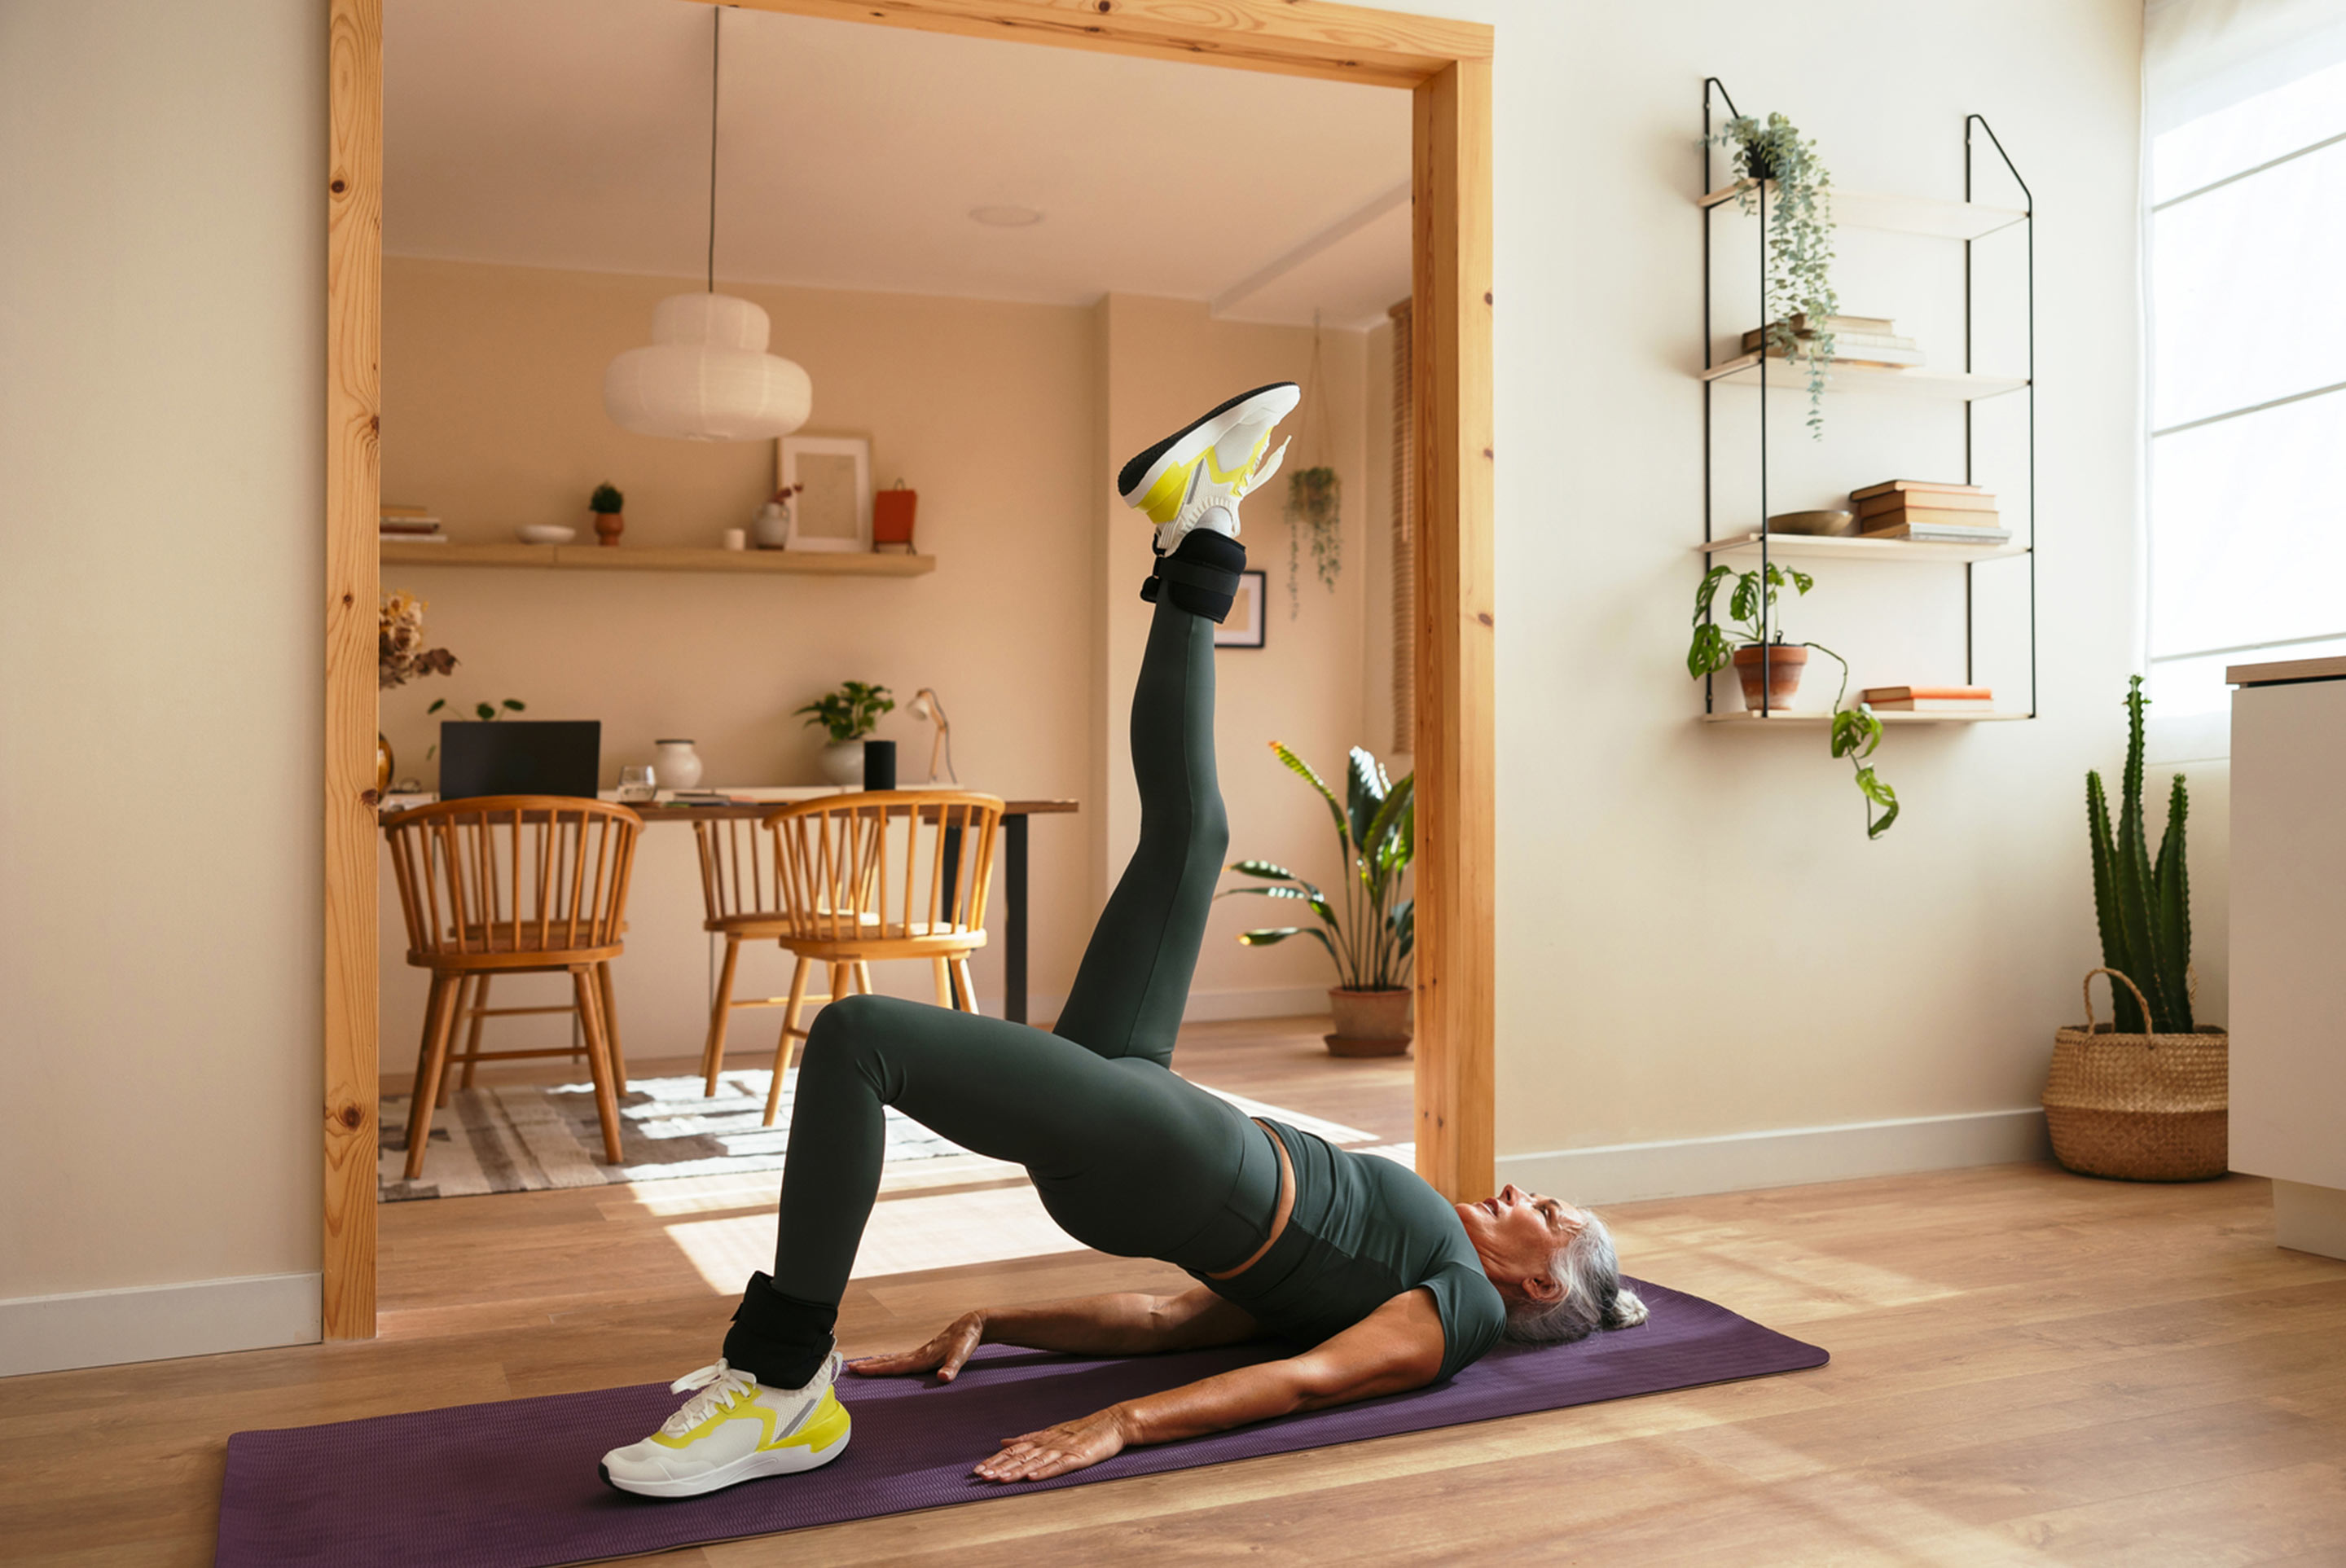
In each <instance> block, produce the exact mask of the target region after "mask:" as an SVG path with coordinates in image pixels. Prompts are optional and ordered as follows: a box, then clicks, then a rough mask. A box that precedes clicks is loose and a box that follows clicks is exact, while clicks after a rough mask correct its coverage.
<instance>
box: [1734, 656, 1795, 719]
mask: <svg viewBox="0 0 2346 1568" xmlns="http://www.w3.org/2000/svg"><path fill="white" fill-rule="evenodd" d="M1760 653H1761V649H1760V645H1759V644H1757V643H1753V644H1752V645H1750V646H1749V647H1739V648H1737V649H1736V650H1735V674H1736V677H1737V678H1738V679H1739V680H1741V681H1742V682H1743V706H1744V707H1746V708H1749V709H1750V710H1751V711H1752V712H1754V713H1757V712H1759V711H1760V678H1761V677H1760ZM1766 653H1767V656H1768V663H1767V671H1768V673H1767V677H1766V678H1767V682H1768V708H1769V710H1770V712H1776V711H1780V710H1784V709H1788V708H1790V707H1791V706H1792V694H1793V693H1794V692H1797V691H1799V690H1800V672H1801V671H1802V670H1804V669H1806V668H1807V667H1808V663H1809V650H1808V649H1806V648H1804V647H1787V646H1786V645H1784V644H1782V643H1771V644H1770V645H1769V647H1767V649H1766Z"/></svg>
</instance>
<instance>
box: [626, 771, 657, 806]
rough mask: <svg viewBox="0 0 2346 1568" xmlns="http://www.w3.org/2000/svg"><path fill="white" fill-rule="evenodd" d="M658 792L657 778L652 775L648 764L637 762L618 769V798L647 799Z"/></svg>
mask: <svg viewBox="0 0 2346 1568" xmlns="http://www.w3.org/2000/svg"><path fill="white" fill-rule="evenodd" d="M658 793H659V780H658V779H655V778H654V777H652V770H651V768H650V766H649V765H648V764H638V765H636V766H632V767H626V768H622V769H619V799H622V800H649V799H652V798H653V797H655V796H657V795H658Z"/></svg>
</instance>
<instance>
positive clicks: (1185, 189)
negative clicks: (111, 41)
mask: <svg viewBox="0 0 2346 1568" xmlns="http://www.w3.org/2000/svg"><path fill="white" fill-rule="evenodd" d="M712 15H722V17H723V24H722V25H723V30H724V51H723V66H722V73H721V78H720V80H721V86H722V89H723V91H722V97H721V113H720V118H719V127H718V129H719V172H718V211H717V261H716V267H717V276H718V278H719V280H728V279H729V280H736V281H746V282H761V283H789V284H800V285H805V286H811V287H817V288H839V289H870V290H889V291H901V292H909V293H923V294H952V295H965V296H974V297H979V298H984V299H995V300H1033V301H1039V302H1045V303H1055V304H1085V303H1088V302H1090V301H1092V300H1096V299H1097V298H1098V297H1099V296H1100V295H1101V294H1103V293H1106V292H1110V291H1115V292H1126V293H1139V294H1155V295H1163V296H1170V297H1174V298H1180V299H1193V300H1209V301H1211V302H1213V304H1214V306H1215V313H1216V314H1218V315H1221V316H1226V317H1228V318H1229V319H1232V320H1237V321H1280V322H1291V323H1296V324H1308V323H1309V322H1310V321H1311V320H1312V314H1313V312H1314V311H1321V313H1322V319H1323V320H1324V321H1326V322H1327V324H1329V325H1331V326H1346V327H1359V326H1365V325H1368V324H1370V323H1371V322H1372V321H1377V320H1380V319H1382V316H1383V314H1384V311H1385V308H1386V307H1387V306H1389V305H1391V304H1392V303H1393V302H1394V301H1395V300H1400V299H1402V298H1403V297H1405V296H1406V295H1407V294H1408V292H1409V202H1408V197H1407V192H1408V181H1409V169H1410V102H1409V96H1408V95H1407V94H1406V93H1403V92H1400V91H1396V90H1392V89H1386V88H1378V87H1359V86H1353V85H1349V84H1344V83H1337V82H1321V81H1313V80H1307V79H1304V78H1301V77H1290V76H1269V75H1264V74H1261V73H1258V72H1253V71H1238V70H1226V69H1215V68H1210V67H1205V66H1189V65H1181V64H1176V63H1171V62H1166V61H1158V60H1142V59H1129V58H1126V57H1124V56H1115V55H1106V54H1092V53H1089V52H1086V51H1080V50H1074V49H1061V48H1049V47H1042V46H1035V45H1032V44H1018V43H997V42H994V41H990V40H984V39H974V38H961V37H951V36H939V35H934V34H923V33H915V32H910V31H904V30H900V29H896V28H884V27H875V26H868V25H862V24H859V23H851V22H831V21H821V20H816V19H812V18H808V17H798V16H780V15H771V14H769V13H766V12H760V11H746V10H739V9H730V8H728V9H724V10H722V11H721V12H717V11H714V10H713V9H712V7H710V6H708V5H700V4H695V3H691V0H386V3H385V5H384V6H383V34H384V37H383V76H384V96H385V108H384V203H383V243H384V248H385V249H387V250H388V251H390V252H391V253H392V254H394V255H402V256H427V257H437V258H442V259H448V260H468V261H488V262H498V263H505V264H508V265H518V266H532V267H555V268H570V269H579V270H591V271H607V272H636V273H651V274H657V275H663V276H674V277H694V278H698V277H699V276H700V275H701V273H702V270H703V268H704V266H705V264H706V258H707V249H708V243H709V229H708V224H709V87H710V82H709V45H710V36H709V35H710V25H711V21H710V19H711V16H712ZM1005 206H1006V207H1020V208H1028V209H1035V210H1038V211H1040V212H1041V213H1042V214H1043V218H1042V220H1041V221H1040V222H1037V223H1035V224H1033V225H1031V226H1029V227H1025V228H996V227H989V226H987V225H984V224H981V223H978V222H976V221H974V220H973V219H971V218H970V216H969V214H970V212H971V210H972V209H975V208H980V207H1005Z"/></svg>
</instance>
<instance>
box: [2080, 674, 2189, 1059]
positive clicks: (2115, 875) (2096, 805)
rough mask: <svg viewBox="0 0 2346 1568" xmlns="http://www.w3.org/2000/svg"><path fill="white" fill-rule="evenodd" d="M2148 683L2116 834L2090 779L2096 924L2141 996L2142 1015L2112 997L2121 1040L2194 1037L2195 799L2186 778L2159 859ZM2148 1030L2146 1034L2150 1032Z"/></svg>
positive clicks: (2119, 994) (2130, 716) (2130, 723)
mask: <svg viewBox="0 0 2346 1568" xmlns="http://www.w3.org/2000/svg"><path fill="white" fill-rule="evenodd" d="M2149 702H2150V699H2149V698H2148V697H2145V696H2143V694H2142V677H2140V676H2136V677H2133V678H2132V679H2130V680H2129V681H2128V682H2127V698H2126V705H2127V759H2126V778H2125V780H2124V783H2123V785H2122V788H2123V789H2124V790H2125V793H2124V795H2123V797H2122V798H2121V799H2120V801H2119V805H2118V822H2117V830H2116V831H2115V832H2114V831H2112V830H2111V828H2110V803H2109V799H2108V798H2107V797H2106V796H2105V795H2104V794H2103V792H2102V776H2101V774H2100V772H2099V771H2098V770H2089V771H2088V772H2087V773H2086V831H2087V833H2088V834H2090V835H2091V836H2092V839H2093V850H2094V918H2095V920H2096V922H2098V923H2099V925H2100V926H2101V931H2102V964H2103V967H2105V968H2107V969H2115V970H2117V972H2119V973H2120V974H2123V975H2125V976H2126V977H2127V979H2128V980H2131V981H2133V982H2134V983H2136V984H2137V985H2138V986H2140V987H2141V988H2142V993H2143V996H2144V998H2145V999H2146V1000H2147V1001H2148V1002H2149V1003H2150V1017H2149V1019H2148V1020H2147V1021H2146V1020H2145V1019H2144V1017H2143V1015H2142V1007H2141V1005H2140V1004H2139V1003H2137V1002H2136V1001H2135V999H2134V997H2133V995H2132V994H2131V993H2128V992H2127V988H2126V987H2125V986H2123V985H2119V986H2113V987H2111V991H2112V993H2113V994H2114V996H2115V999H2116V1002H2117V1025H2116V1028H2117V1032H2118V1033H2121V1034H2143V1033H2151V1034H2188V1033H2191V1028H2192V1024H2191V882H2190V877H2189V874H2188V872H2187V871H2185V870H2184V866H2183V847H2184V846H2183V824H2184V820H2185V819H2186V818H2188V816H2189V815H2190V814H2191V799H2190V797H2189V795H2188V793H2187V792H2186V791H2185V789H2184V787H2183V775H2182V774H2180V773H2178V774H2177V775H2176V776H2175V783H2174V785H2173V787H2172V788H2170V789H2168V794H2167V832H2166V834H2165V836H2164V837H2162V838H2161V839H2160V840H2159V842H2158V859H2157V860H2152V859H2151V858H2150V842H2149V838H2148V833H2147V823H2146V821H2145V818H2146V815H2147V814H2146V813H2145V811H2144V810H2143V805H2142V710H2143V709H2144V708H2146V707H2147V706H2148V704H2149ZM2146 1024H2147V1026H2146Z"/></svg>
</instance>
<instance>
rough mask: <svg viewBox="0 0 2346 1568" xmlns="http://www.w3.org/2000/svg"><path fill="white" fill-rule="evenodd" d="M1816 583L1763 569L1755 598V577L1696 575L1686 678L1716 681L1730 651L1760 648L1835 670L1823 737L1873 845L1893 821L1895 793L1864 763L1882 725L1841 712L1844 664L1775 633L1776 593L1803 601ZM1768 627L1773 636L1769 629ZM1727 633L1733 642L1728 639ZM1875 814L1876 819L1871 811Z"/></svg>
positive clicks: (1725, 571) (1867, 715) (1857, 711)
mask: <svg viewBox="0 0 2346 1568" xmlns="http://www.w3.org/2000/svg"><path fill="white" fill-rule="evenodd" d="M1729 577H1732V578H1734V579H1735V587H1734V590H1733V591H1732V592H1731V593H1729V595H1728V598H1727V621H1728V624H1727V626H1720V625H1719V622H1718V620H1717V618H1716V616H1714V614H1713V606H1714V602H1715V601H1716V600H1717V598H1718V596H1719V585H1720V584H1722V583H1724V582H1726V581H1727V580H1728V579H1729ZM1816 581H1817V580H1816V579H1815V578H1814V577H1811V576H1810V575H1809V574H1807V573H1806V572H1800V571H1794V570H1792V569H1790V568H1789V567H1785V566H1780V565H1777V564H1776V563H1775V562H1773V561H1770V562H1769V563H1768V575H1767V587H1766V591H1765V592H1764V593H1763V592H1761V588H1760V572H1759V570H1758V568H1756V567H1755V568H1753V569H1752V570H1751V571H1749V572H1738V571H1736V570H1735V568H1734V567H1732V566H1713V567H1712V568H1711V569H1710V570H1709V571H1708V572H1705V573H1704V574H1703V575H1702V585H1701V586H1700V587H1698V588H1697V589H1696V590H1695V593H1694V640H1693V642H1692V643H1690V644H1689V645H1688V647H1687V673H1688V675H1691V676H1693V677H1695V678H1696V679H1697V680H1700V679H1701V678H1702V677H1705V676H1708V675H1716V674H1718V673H1719V671H1720V670H1723V669H1726V668H1727V667H1729V666H1730V665H1732V664H1734V662H1735V647H1736V644H1737V643H1741V645H1742V646H1743V647H1760V646H1762V645H1763V644H1764V645H1767V646H1770V647H1796V648H1814V649H1816V650H1817V652H1819V653H1821V654H1822V655H1824V656H1825V657H1827V658H1829V659H1831V660H1832V661H1833V663H1835V664H1837V665H1839V666H1841V689H1840V690H1838V691H1836V692H1835V693H1834V694H1833V701H1832V728H1831V731H1830V732H1829V737H1830V739H1831V745H1832V754H1833V755H1834V756H1835V757H1846V758H1848V759H1849V765H1850V767H1851V769H1855V770H1856V775H1857V789H1858V793H1859V794H1861V795H1862V796H1864V797H1865V836H1866V837H1867V838H1869V839H1878V838H1880V837H1882V834H1884V833H1886V832H1888V831H1890V824H1891V823H1892V822H1895V821H1896V820H1898V791H1896V790H1895V789H1892V788H1891V787H1890V786H1889V785H1888V784H1886V783H1884V782H1883V781H1882V777H1881V775H1879V774H1878V773H1876V772H1875V771H1874V770H1873V768H1872V764H1871V763H1869V762H1868V761H1867V759H1868V758H1870V757H1872V755H1873V748H1875V747H1877V746H1879V745H1881V744H1882V720H1881V719H1879V718H1875V717H1874V716H1873V714H1872V712H1871V711H1869V710H1868V709H1866V708H1862V707H1859V708H1843V707H1841V704H1842V703H1843V702H1844V701H1846V700H1848V697H1849V661H1848V660H1847V659H1845V658H1843V657H1841V655H1839V654H1837V653H1835V652H1833V651H1832V649H1831V648H1829V647H1825V645H1824V644H1822V643H1817V642H1798V643H1787V642H1785V641H1784V633H1783V630H1782V628H1780V627H1775V612H1776V596H1777V593H1778V592H1779V590H1780V589H1783V588H1788V587H1789V588H1790V589H1791V590H1792V591H1793V595H1794V596H1795V597H1800V596H1805V595H1806V594H1807V593H1808V591H1809V590H1810V589H1811V588H1813V587H1815V586H1816ZM1771 627H1774V631H1773V635H1772V636H1771V635H1770V628H1771ZM1730 630H1732V632H1733V633H1734V634H1735V635H1734V636H1729V631H1730ZM1877 808H1879V809H1880V810H1881V813H1882V814H1881V815H1880V816H1878V817H1877V816H1875V815H1874V811H1875V809H1877Z"/></svg>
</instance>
